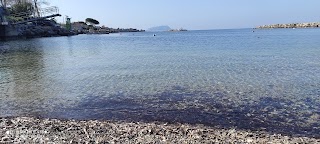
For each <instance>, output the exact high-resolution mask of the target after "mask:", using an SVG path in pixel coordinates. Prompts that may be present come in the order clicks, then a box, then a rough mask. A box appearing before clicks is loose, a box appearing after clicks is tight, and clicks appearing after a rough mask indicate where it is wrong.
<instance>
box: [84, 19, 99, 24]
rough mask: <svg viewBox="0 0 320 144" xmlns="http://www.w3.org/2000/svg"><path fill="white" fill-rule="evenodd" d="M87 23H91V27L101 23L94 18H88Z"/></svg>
mask: <svg viewBox="0 0 320 144" xmlns="http://www.w3.org/2000/svg"><path fill="white" fill-rule="evenodd" d="M86 23H89V24H91V25H98V24H99V21H97V20H95V19H93V18H86Z"/></svg>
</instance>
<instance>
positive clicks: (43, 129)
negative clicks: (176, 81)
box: [0, 117, 320, 143]
mask: <svg viewBox="0 0 320 144" xmlns="http://www.w3.org/2000/svg"><path fill="white" fill-rule="evenodd" d="M48 142H55V143H78V142H89V143H128V142H130V143H215V142H227V143H268V142H271V143H320V139H317V138H308V137H291V136H284V135H281V134H270V133H267V132H264V131H244V130H236V129H217V128H214V127H209V126H203V125H189V124H180V123H176V124H166V123H158V122H151V123H143V122H141V123H140V122H121V121H117V122H116V121H96V120H94V121H93V120H87V121H75V120H58V119H38V118H32V117H16V118H0V143H48Z"/></svg>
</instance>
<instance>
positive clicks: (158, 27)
mask: <svg viewBox="0 0 320 144" xmlns="http://www.w3.org/2000/svg"><path fill="white" fill-rule="evenodd" d="M169 30H171V28H170V27H169V26H157V27H152V28H149V29H148V31H169Z"/></svg>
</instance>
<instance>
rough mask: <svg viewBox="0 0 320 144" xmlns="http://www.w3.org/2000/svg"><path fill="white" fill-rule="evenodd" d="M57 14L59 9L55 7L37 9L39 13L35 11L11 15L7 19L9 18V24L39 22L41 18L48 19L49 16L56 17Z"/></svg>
mask: <svg viewBox="0 0 320 144" xmlns="http://www.w3.org/2000/svg"><path fill="white" fill-rule="evenodd" d="M58 14H59V8H58V7H56V6H52V7H47V8H42V9H39V13H38V12H37V11H36V10H32V11H26V12H19V13H11V14H10V15H9V17H10V18H11V23H13V24H17V23H23V22H29V21H35V20H39V19H41V18H48V17H50V16H53V17H54V16H57V15H58Z"/></svg>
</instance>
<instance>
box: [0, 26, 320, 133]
mask: <svg viewBox="0 0 320 144" xmlns="http://www.w3.org/2000/svg"><path fill="white" fill-rule="evenodd" d="M153 34H154V33H149V32H145V33H122V34H110V35H79V36H73V37H55V38H40V39H31V40H19V41H10V42H1V45H0V117H5V116H30V115H31V116H39V117H53V118H66V119H109V120H110V119H113V120H129V121H131V120H132V121H165V122H186V123H196V124H206V125H211V126H217V127H238V128H242V129H264V130H267V131H272V132H278V133H288V134H297V135H304V136H316V137H320V136H319V133H320V123H319V119H320V41H319V39H320V29H295V30H293V29H272V30H255V32H252V30H251V29H240V30H212V31H188V32H159V33H156V35H157V36H155V37H154V36H153Z"/></svg>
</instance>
